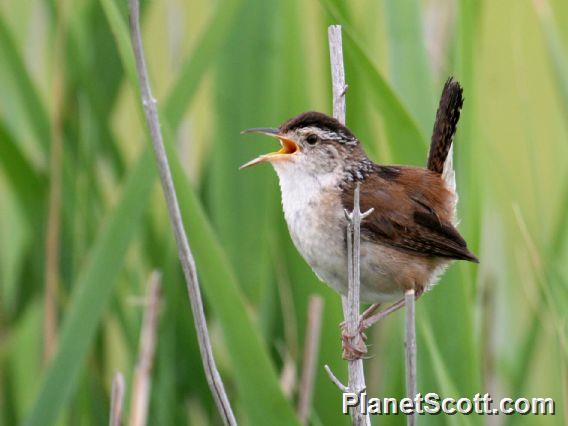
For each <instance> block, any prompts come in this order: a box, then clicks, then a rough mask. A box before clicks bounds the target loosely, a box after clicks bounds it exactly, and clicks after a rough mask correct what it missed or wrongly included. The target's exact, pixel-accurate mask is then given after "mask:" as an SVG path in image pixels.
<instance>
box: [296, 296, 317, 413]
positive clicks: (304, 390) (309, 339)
mask: <svg viewBox="0 0 568 426" xmlns="http://www.w3.org/2000/svg"><path fill="white" fill-rule="evenodd" d="M322 314H323V299H322V298H321V296H317V295H314V296H311V297H310V302H309V305H308V329H307V331H306V338H305V340H304V359H303V362H302V366H303V370H302V380H301V382H300V395H299V401H298V416H299V417H300V422H301V423H302V424H307V423H308V419H309V418H310V410H311V408H312V399H313V395H314V379H315V375H316V361H317V356H318V352H319V344H320V334H321V320H322Z"/></svg>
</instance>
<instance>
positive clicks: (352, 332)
mask: <svg viewBox="0 0 568 426" xmlns="http://www.w3.org/2000/svg"><path fill="white" fill-rule="evenodd" d="M328 38H329V53H330V62H331V77H332V83H333V116H334V117H335V118H336V119H337V120H339V122H341V123H342V124H345V110H346V106H345V105H346V104H345V93H346V88H347V85H346V83H345V68H344V66H343V42H342V37H341V26H340V25H331V26H330V27H329V28H328ZM353 204H354V205H353V211H352V212H351V213H348V212H346V216H347V221H348V227H347V228H348V229H347V249H348V250H347V251H348V253H347V269H348V289H347V297H345V296H343V297H342V298H341V301H342V305H343V315H344V318H345V325H346V327H347V332H348V335H349V338H348V339H349V342H348V343H349V344H350V345H351V346H355V345H354V344H361V343H363V342H362V341H361V339H362V337H361V335H360V333H359V315H360V313H359V309H360V300H359V297H360V291H359V287H360V279H359V278H360V277H359V260H360V259H359V255H360V253H359V251H360V232H361V231H360V229H361V228H360V226H361V211H360V207H359V185H357V188H356V190H355V201H354V203H353ZM363 345H364V343H363ZM360 346H362V345H360ZM347 363H348V371H349V386H348V387H349V389H350V391H351V392H355V393H360V392H362V391H364V389H365V388H366V385H365V374H364V370H363V360H362V359H361V358H359V359H351V360H348V361H347ZM330 372H331V371H328V374H330ZM330 377H331V375H330ZM336 384H337V383H336ZM351 419H352V422H353V424H354V425H358V426H359V425H370V424H371V421H370V418H369V415H368V414H362V413H361V410H357V409H353V410H351Z"/></svg>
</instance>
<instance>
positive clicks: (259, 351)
mask: <svg viewBox="0 0 568 426" xmlns="http://www.w3.org/2000/svg"><path fill="white" fill-rule="evenodd" d="M168 156H169V158H170V159H171V166H172V172H173V174H174V177H175V182H176V188H177V193H178V197H179V201H180V207H181V210H182V216H183V219H184V222H185V227H186V229H187V234H188V239H189V241H190V243H191V246H192V250H193V253H194V255H195V259H196V263H197V267H198V270H199V274H200V276H201V277H202V279H201V288H202V291H203V293H204V295H205V297H206V298H207V300H208V301H209V304H210V306H211V309H212V310H213V312H214V314H215V317H216V318H218V319H219V323H220V325H221V328H222V330H223V338H224V340H225V343H226V346H227V347H228V348H230V349H231V363H232V364H233V372H234V374H235V381H236V385H237V388H238V390H239V397H240V398H242V403H243V409H244V410H245V412H246V413H247V417H248V418H249V420H250V422H251V424H263V423H264V422H266V419H267V418H270V424H271V425H272V424H273V425H294V424H298V421H297V418H296V415H295V413H294V411H293V409H292V407H291V405H290V403H289V402H288V401H287V400H286V399H285V397H284V395H283V393H282V390H281V388H280V385H279V383H278V379H277V376H276V371H275V369H274V366H273V364H272V362H271V360H270V358H269V356H268V351H267V348H266V346H265V345H264V343H263V342H262V339H261V333H260V330H259V329H258V328H257V327H256V326H255V325H254V324H253V322H252V320H251V318H250V316H249V313H248V309H247V307H246V302H245V299H244V297H243V294H242V292H241V290H240V288H239V286H238V284H237V279H236V276H235V273H234V271H233V269H232V267H231V266H230V262H229V260H228V258H227V256H226V254H225V253H224V251H223V248H222V247H221V245H220V244H219V242H218V239H217V237H216V235H215V233H214V231H213V228H212V227H211V225H210V224H209V222H208V220H207V216H206V215H205V212H204V210H203V207H202V206H201V203H200V202H199V200H198V198H197V197H196V195H195V193H194V192H193V190H192V188H191V187H190V185H189V184H188V182H187V178H186V177H185V174H184V172H183V168H182V166H181V164H180V163H179V160H178V157H177V156H176V155H175V153H174V152H173V150H172V149H171V148H170V150H169V155H168ZM259 389H262V391H261V392H259Z"/></svg>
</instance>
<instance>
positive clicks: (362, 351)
mask: <svg viewBox="0 0 568 426" xmlns="http://www.w3.org/2000/svg"><path fill="white" fill-rule="evenodd" d="M340 328H341V348H342V349H343V352H342V357H343V359H344V360H347V361H354V360H356V359H361V358H363V357H364V356H365V355H366V354H367V345H366V344H365V342H366V341H367V336H366V335H365V333H363V329H362V328H361V323H359V326H358V327H357V330H356V331H355V333H349V331H348V330H347V324H345V322H342V323H341V324H340Z"/></svg>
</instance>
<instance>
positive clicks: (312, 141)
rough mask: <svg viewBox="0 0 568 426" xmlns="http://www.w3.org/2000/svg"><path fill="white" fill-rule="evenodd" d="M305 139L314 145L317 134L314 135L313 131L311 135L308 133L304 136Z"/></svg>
mask: <svg viewBox="0 0 568 426" xmlns="http://www.w3.org/2000/svg"><path fill="white" fill-rule="evenodd" d="M306 141H307V142H308V143H309V144H310V145H314V144H315V143H316V142H317V141H318V136H317V135H314V134H313V133H312V134H311V135H308V137H307V138H306Z"/></svg>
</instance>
